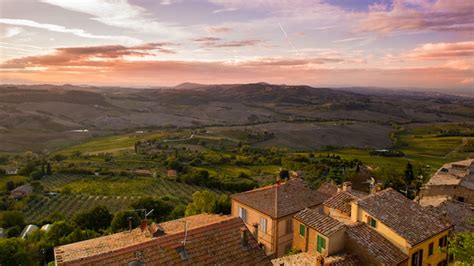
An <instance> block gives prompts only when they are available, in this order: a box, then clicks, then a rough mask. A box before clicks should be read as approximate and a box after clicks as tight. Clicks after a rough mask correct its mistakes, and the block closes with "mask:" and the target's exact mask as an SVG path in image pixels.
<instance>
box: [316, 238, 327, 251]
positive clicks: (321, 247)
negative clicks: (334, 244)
mask: <svg viewBox="0 0 474 266" xmlns="http://www.w3.org/2000/svg"><path fill="white" fill-rule="evenodd" d="M324 249H326V239H325V238H324V237H322V236H320V235H318V239H317V246H316V250H317V251H318V252H319V253H322V252H323V250H324Z"/></svg>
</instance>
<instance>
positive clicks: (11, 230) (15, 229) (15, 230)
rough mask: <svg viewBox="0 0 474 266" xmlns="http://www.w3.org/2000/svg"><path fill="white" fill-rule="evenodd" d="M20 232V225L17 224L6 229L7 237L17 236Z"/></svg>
mask: <svg viewBox="0 0 474 266" xmlns="http://www.w3.org/2000/svg"><path fill="white" fill-rule="evenodd" d="M20 233H21V227H20V226H18V225H15V226H12V227H10V228H8V229H7V230H6V234H7V237H17V236H19V235H20Z"/></svg>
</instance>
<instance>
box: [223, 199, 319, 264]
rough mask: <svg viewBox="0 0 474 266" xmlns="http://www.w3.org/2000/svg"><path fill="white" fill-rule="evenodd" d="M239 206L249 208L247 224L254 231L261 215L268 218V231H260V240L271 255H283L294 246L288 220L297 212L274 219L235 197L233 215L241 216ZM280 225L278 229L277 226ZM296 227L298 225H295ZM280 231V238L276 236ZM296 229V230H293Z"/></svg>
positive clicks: (317, 207) (316, 207) (315, 207)
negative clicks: (287, 223) (288, 230)
mask: <svg viewBox="0 0 474 266" xmlns="http://www.w3.org/2000/svg"><path fill="white" fill-rule="evenodd" d="M239 207H243V208H245V209H246V210H247V222H245V221H244V222H245V225H246V226H247V228H248V229H249V230H250V232H252V233H253V232H254V226H253V224H254V223H260V217H264V218H266V219H267V233H266V234H263V232H261V231H260V230H259V231H258V242H259V243H262V244H263V245H264V246H265V251H266V253H267V255H269V256H275V257H281V256H283V255H285V253H286V251H287V249H288V248H291V247H293V232H290V233H288V234H287V233H286V220H287V219H292V218H293V216H294V215H295V214H296V213H292V214H289V215H287V216H283V217H280V218H278V219H273V218H272V217H270V216H268V215H266V214H264V213H262V212H260V211H258V210H256V209H253V208H251V207H250V206H248V205H245V204H243V203H241V202H239V201H236V200H235V199H232V208H231V215H232V216H233V217H239ZM310 208H311V209H319V208H322V204H319V205H315V206H312V207H310ZM277 225H278V230H276V227H275V226H277ZM293 228H296V227H293ZM276 231H278V238H277V237H274V236H275V234H276ZM293 231H294V230H293Z"/></svg>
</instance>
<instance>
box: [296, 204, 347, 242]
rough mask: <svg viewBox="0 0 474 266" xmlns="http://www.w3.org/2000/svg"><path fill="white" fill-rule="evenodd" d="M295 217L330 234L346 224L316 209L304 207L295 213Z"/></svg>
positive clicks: (325, 233)
mask: <svg viewBox="0 0 474 266" xmlns="http://www.w3.org/2000/svg"><path fill="white" fill-rule="evenodd" d="M295 219H296V220H298V221H300V222H302V223H304V224H305V225H307V226H309V227H311V228H313V229H314V230H316V231H317V232H319V233H321V234H323V235H325V236H330V235H331V234H332V233H335V232H337V231H339V230H340V229H342V228H344V224H343V223H341V222H339V221H338V220H336V219H334V218H331V217H329V216H327V215H324V214H320V213H319V212H318V211H316V210H311V209H304V210H302V211H300V212H299V213H298V214H296V215H295Z"/></svg>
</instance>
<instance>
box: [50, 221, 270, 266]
mask: <svg viewBox="0 0 474 266" xmlns="http://www.w3.org/2000/svg"><path fill="white" fill-rule="evenodd" d="M185 221H186V222H187V223H188V230H187V236H186V245H185V247H184V249H183V240H184V238H185V236H184V235H185V234H184V224H185V223H184V222H185ZM243 226H244V224H243V222H242V221H241V220H240V219H239V218H233V217H230V216H221V215H210V214H199V215H194V216H189V217H186V218H182V219H178V220H174V221H169V222H165V223H161V224H158V225H156V227H158V228H160V229H162V230H164V235H161V236H157V237H153V236H152V235H151V234H150V233H149V232H148V231H145V232H144V233H142V231H141V230H140V229H134V230H132V231H131V232H129V231H127V232H122V233H118V234H113V235H109V236H104V237H99V238H96V239H91V240H86V241H82V242H78V243H73V244H69V245H64V246H60V247H57V248H55V250H54V251H55V258H56V263H57V264H58V265H85V264H97V263H100V264H128V263H130V262H133V261H141V262H143V263H145V264H148V265H158V264H160V265H163V264H166V265H168V264H173V265H174V264H209V263H210V264H233V263H235V264H244V265H245V264H263V265H265V263H267V262H268V263H269V259H268V258H267V257H266V255H265V253H264V252H263V250H261V249H260V248H259V247H258V244H257V242H256V241H255V239H253V237H252V235H251V233H250V232H249V231H248V230H247V229H245V230H246V232H247V235H248V236H249V245H248V247H245V248H244V247H240V246H238V245H240V239H241V238H240V233H241V232H240V230H241V228H242V227H243ZM183 250H185V254H186V258H184V259H183V257H182V255H183V254H182V252H183ZM268 263H267V264H268Z"/></svg>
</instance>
